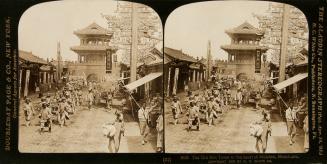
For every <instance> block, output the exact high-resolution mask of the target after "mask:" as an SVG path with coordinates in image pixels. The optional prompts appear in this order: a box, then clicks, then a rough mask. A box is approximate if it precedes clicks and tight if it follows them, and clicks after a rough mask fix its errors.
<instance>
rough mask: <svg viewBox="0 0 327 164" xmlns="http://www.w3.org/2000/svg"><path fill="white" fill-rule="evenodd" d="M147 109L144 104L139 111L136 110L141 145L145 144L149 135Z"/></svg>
mask: <svg viewBox="0 0 327 164" xmlns="http://www.w3.org/2000/svg"><path fill="white" fill-rule="evenodd" d="M148 112H149V111H147V107H146V105H145V104H144V105H143V106H142V107H141V108H140V109H139V110H138V119H139V126H140V133H141V135H142V145H144V144H145V143H147V136H148V134H149V126H148V119H149V115H148Z"/></svg>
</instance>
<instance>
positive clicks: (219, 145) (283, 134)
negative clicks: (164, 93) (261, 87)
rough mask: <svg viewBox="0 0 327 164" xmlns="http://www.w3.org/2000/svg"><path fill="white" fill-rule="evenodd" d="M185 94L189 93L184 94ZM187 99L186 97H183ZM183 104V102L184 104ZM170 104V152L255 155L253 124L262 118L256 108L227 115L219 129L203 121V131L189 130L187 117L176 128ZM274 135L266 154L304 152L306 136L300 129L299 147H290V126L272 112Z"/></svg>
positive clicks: (167, 111)
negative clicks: (251, 126)
mask: <svg viewBox="0 0 327 164" xmlns="http://www.w3.org/2000/svg"><path fill="white" fill-rule="evenodd" d="M184 95H185V94H184ZM182 100H183V98H182ZM182 102H183V101H182ZM169 107H170V103H168V102H166V103H165V143H166V152H168V153H255V152H256V149H255V142H256V140H255V138H254V137H252V136H250V131H249V129H250V128H249V127H250V124H251V123H252V122H254V121H256V120H259V119H260V117H261V111H259V110H258V111H256V110H254V108H253V107H250V106H249V107H242V108H241V109H239V110H237V109H232V110H229V111H228V112H226V113H225V114H224V115H223V116H222V118H221V119H220V121H217V123H216V124H215V126H211V127H209V126H208V124H206V123H204V122H201V124H200V131H190V132H188V131H187V130H186V128H187V126H188V125H187V116H185V115H184V116H183V117H182V118H181V119H180V120H181V123H180V124H177V125H173V123H172V120H173V118H172V112H171V109H170V108H169ZM271 117H272V136H271V137H269V139H268V146H267V151H266V153H301V152H303V135H302V134H301V130H299V135H297V136H296V138H295V141H296V144H293V145H292V146H290V145H289V144H288V141H289V140H288V136H287V129H286V123H285V122H283V121H282V120H280V117H279V115H278V114H275V113H271Z"/></svg>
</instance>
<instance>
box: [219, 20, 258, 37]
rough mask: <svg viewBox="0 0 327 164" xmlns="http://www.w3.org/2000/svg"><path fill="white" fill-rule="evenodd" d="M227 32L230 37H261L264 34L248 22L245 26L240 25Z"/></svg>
mask: <svg viewBox="0 0 327 164" xmlns="http://www.w3.org/2000/svg"><path fill="white" fill-rule="evenodd" d="M225 32H226V33H227V34H228V35H229V36H233V35H235V34H236V35H240V34H244V35H259V36H261V35H263V34H264V32H263V31H261V30H260V29H258V28H255V27H254V26H252V25H251V24H250V23H248V22H244V23H243V24H241V25H239V26H238V27H235V28H232V29H229V30H226V31H225Z"/></svg>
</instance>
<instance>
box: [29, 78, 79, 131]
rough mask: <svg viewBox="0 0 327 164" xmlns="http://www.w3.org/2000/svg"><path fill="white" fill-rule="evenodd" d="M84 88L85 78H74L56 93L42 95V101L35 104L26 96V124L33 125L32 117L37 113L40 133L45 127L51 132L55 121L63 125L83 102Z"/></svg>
mask: <svg viewBox="0 0 327 164" xmlns="http://www.w3.org/2000/svg"><path fill="white" fill-rule="evenodd" d="M83 88H85V83H84V81H83V80H74V81H70V82H67V83H66V84H65V86H64V87H62V88H60V89H59V88H57V89H56V91H55V93H54V94H52V95H50V93H47V94H46V95H45V96H42V97H41V102H40V103H37V104H35V103H34V104H33V103H31V99H30V98H27V97H25V98H24V99H25V100H24V105H23V111H24V115H25V121H26V123H25V124H26V126H30V125H31V119H32V118H33V116H34V115H36V116H38V118H39V119H40V133H42V132H44V130H45V128H48V131H49V132H51V128H52V124H53V122H56V123H57V124H58V125H59V127H63V126H64V125H66V123H67V120H69V119H70V116H71V115H73V114H74V113H75V112H76V111H77V109H78V108H77V107H78V106H81V105H82V104H83V102H84V96H83V91H82V90H83Z"/></svg>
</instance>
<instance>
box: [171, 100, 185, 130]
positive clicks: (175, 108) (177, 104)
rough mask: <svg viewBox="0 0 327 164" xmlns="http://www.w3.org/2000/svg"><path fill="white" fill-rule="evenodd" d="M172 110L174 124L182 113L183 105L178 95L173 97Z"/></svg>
mask: <svg viewBox="0 0 327 164" xmlns="http://www.w3.org/2000/svg"><path fill="white" fill-rule="evenodd" d="M171 108H172V112H173V118H174V125H176V124H177V123H178V116H179V114H180V113H182V105H181V103H180V102H179V101H178V98H177V96H174V97H173V102H172V104H171Z"/></svg>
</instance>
